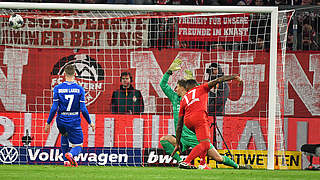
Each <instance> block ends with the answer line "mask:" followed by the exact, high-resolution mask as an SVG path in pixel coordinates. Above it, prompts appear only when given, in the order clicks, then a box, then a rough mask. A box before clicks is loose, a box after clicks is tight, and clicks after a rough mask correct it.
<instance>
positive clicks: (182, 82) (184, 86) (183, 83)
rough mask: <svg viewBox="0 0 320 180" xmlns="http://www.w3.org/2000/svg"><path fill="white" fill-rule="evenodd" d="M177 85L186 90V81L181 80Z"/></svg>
mask: <svg viewBox="0 0 320 180" xmlns="http://www.w3.org/2000/svg"><path fill="white" fill-rule="evenodd" d="M177 84H179V86H182V87H183V88H185V89H186V80H184V79H180V80H178V82H177Z"/></svg>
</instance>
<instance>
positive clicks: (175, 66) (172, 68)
mask: <svg viewBox="0 0 320 180" xmlns="http://www.w3.org/2000/svg"><path fill="white" fill-rule="evenodd" d="M181 63H182V60H181V59H179V58H176V59H175V60H173V62H172V64H171V65H170V67H169V69H168V71H171V72H173V71H178V70H180V69H181V67H180V65H181Z"/></svg>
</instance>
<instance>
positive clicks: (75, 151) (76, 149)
mask: <svg viewBox="0 0 320 180" xmlns="http://www.w3.org/2000/svg"><path fill="white" fill-rule="evenodd" d="M81 151H82V147H81V146H75V147H73V148H72V149H71V150H70V153H71V154H72V156H73V157H74V156H77V155H78V154H79V153H80V152H81Z"/></svg>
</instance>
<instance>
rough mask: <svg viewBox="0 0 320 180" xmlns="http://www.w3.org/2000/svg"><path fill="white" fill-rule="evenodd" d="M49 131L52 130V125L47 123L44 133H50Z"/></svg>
mask: <svg viewBox="0 0 320 180" xmlns="http://www.w3.org/2000/svg"><path fill="white" fill-rule="evenodd" d="M49 129H50V124H48V123H46V124H45V127H44V132H45V133H47V132H49Z"/></svg>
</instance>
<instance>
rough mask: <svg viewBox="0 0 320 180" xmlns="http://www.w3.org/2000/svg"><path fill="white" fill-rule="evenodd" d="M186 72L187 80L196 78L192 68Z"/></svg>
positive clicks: (185, 77)
mask: <svg viewBox="0 0 320 180" xmlns="http://www.w3.org/2000/svg"><path fill="white" fill-rule="evenodd" d="M184 72H185V73H186V75H185V76H184V79H185V80H189V79H194V77H193V74H192V72H191V71H190V70H188V69H187V70H185V71H184Z"/></svg>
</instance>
